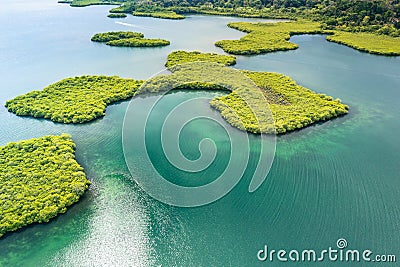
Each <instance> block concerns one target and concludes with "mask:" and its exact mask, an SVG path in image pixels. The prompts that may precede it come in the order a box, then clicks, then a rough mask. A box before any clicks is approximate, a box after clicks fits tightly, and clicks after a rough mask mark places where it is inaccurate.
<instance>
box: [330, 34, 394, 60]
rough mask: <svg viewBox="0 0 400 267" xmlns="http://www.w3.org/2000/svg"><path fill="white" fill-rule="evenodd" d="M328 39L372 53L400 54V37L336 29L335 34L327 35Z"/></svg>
mask: <svg viewBox="0 0 400 267" xmlns="http://www.w3.org/2000/svg"><path fill="white" fill-rule="evenodd" d="M326 39H327V40H328V41H331V42H335V43H339V44H344V45H347V46H349V47H352V48H354V49H357V50H360V51H364V52H367V53H370V54H377V55H386V56H399V55H400V37H396V38H394V37H390V36H387V35H377V34H373V33H367V32H363V33H357V34H354V33H350V32H344V31H335V32H334V34H333V35H329V36H327V37H326Z"/></svg>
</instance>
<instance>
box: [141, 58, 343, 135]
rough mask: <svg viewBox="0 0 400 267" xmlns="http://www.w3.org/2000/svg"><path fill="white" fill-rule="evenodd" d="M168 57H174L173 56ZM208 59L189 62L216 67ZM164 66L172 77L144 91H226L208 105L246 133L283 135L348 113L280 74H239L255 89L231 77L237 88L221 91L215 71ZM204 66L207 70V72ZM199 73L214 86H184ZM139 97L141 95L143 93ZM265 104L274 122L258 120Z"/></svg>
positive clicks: (163, 77)
mask: <svg viewBox="0 0 400 267" xmlns="http://www.w3.org/2000/svg"><path fill="white" fill-rule="evenodd" d="M178 52H180V51H178ZM187 53H188V52H187ZM171 55H174V52H173V53H172V54H170V56H171ZM183 55H185V54H183ZM210 55H212V54H207V53H206V54H201V53H200V54H198V56H197V57H194V58H192V62H198V61H199V58H201V61H204V62H206V61H208V62H213V63H215V55H214V56H210ZM220 56H222V55H220ZM190 59H191V58H190V57H186V58H185V59H184V61H183V62H184V63H188V62H190ZM167 64H168V65H169V66H170V67H169V69H170V70H171V71H172V72H173V75H169V76H161V77H160V78H156V79H159V80H157V81H156V82H154V85H152V86H145V87H146V89H147V90H150V91H151V92H160V91H162V90H163V88H169V87H171V86H169V85H168V84H185V86H184V88H185V89H196V90H210V89H211V90H213V89H217V90H221V89H222V90H229V91H231V93H230V94H228V95H226V96H222V97H218V98H215V99H213V100H212V101H211V102H210V105H211V107H213V108H215V109H217V110H219V111H220V112H221V115H222V116H223V117H224V119H225V120H227V121H228V122H229V123H230V124H231V125H232V126H234V127H236V128H238V129H241V130H246V131H248V132H252V133H277V134H283V133H286V132H290V131H294V130H297V129H301V128H303V127H306V126H309V125H311V124H313V123H316V122H320V121H326V120H329V119H332V118H335V117H338V116H341V115H345V114H347V113H348V109H349V107H348V106H347V105H344V104H342V103H341V101H340V100H339V99H333V98H332V97H330V96H327V95H325V94H318V93H315V92H313V91H311V90H309V89H307V88H305V87H302V86H299V85H297V84H296V82H295V81H294V80H292V79H291V78H289V77H287V76H285V75H282V74H278V73H271V72H251V71H246V70H243V71H241V72H242V73H243V74H244V75H245V76H247V77H248V78H250V79H251V80H252V82H253V83H254V84H255V85H256V87H257V88H255V87H252V86H247V85H241V84H242V81H240V80H239V79H238V78H236V77H232V79H238V80H235V81H234V83H235V84H237V86H235V87H234V88H223V87H221V86H219V85H217V83H218V81H219V79H220V75H221V74H220V73H218V70H217V71H214V70H213V69H212V66H211V67H208V66H207V65H200V66H199V67H198V66H196V65H195V64H189V65H188V66H185V65H175V66H172V65H173V64H172V62H171V61H170V62H169V63H168V61H167ZM203 66H206V67H205V68H206V69H204V68H203ZM201 73H208V75H209V80H210V81H213V80H214V81H215V82H214V83H213V82H209V83H203V82H192V83H189V84H188V83H187V81H186V79H187V77H193V78H194V79H195V77H199V76H200V74H201ZM152 83H153V82H152ZM178 89H179V88H178ZM260 92H262V96H260ZM142 93H144V92H143V90H142ZM242 96H246V99H243V97H242ZM265 100H266V101H267V102H268V104H269V108H270V110H271V113H272V117H273V121H271V120H269V119H268V118H265V115H263V114H262V115H260V116H258V117H257V114H258V113H259V114H261V113H262V112H261V111H262V110H263V109H264V108H265V107H264V106H265ZM249 105H251V106H249ZM232 111H234V112H232ZM234 113H236V114H237V115H236V114H234ZM267 115H268V114H267ZM263 116H264V118H263Z"/></svg>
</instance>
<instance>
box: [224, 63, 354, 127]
mask: <svg viewBox="0 0 400 267" xmlns="http://www.w3.org/2000/svg"><path fill="white" fill-rule="evenodd" d="M243 73H244V74H245V75H246V76H247V77H249V78H250V79H251V80H253V81H254V83H255V84H256V85H257V86H258V87H259V88H260V89H261V90H262V91H263V92H264V94H265V97H266V99H267V100H268V102H269V105H270V109H271V111H272V114H273V117H274V120H275V127H276V131H277V133H285V132H289V131H293V130H296V129H301V128H303V127H306V126H308V125H310V124H313V123H315V122H318V121H326V120H329V119H332V118H335V117H338V116H341V115H344V114H347V113H348V106H347V105H344V104H341V103H340V100H338V99H337V100H334V99H333V98H332V97H330V96H327V95H324V94H317V93H315V92H313V91H311V90H309V89H307V88H305V87H302V86H299V85H297V84H296V82H295V81H294V80H292V79H291V78H290V77H287V76H285V75H283V74H278V73H270V72H250V71H243ZM228 99H229V96H227V97H225V98H224V97H222V99H221V100H222V101H223V102H225V101H227V100H228Z"/></svg>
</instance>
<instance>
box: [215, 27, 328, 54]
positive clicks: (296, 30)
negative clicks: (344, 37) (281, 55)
mask: <svg viewBox="0 0 400 267" xmlns="http://www.w3.org/2000/svg"><path fill="white" fill-rule="evenodd" d="M228 26H229V27H230V28H233V29H236V30H239V31H242V32H246V33H247V35H246V36H244V37H242V38H241V39H240V40H222V41H218V42H216V43H215V45H216V46H218V47H221V48H222V49H223V50H224V51H225V52H227V53H230V54H235V55H253V54H261V53H268V52H274V51H283V50H292V49H296V48H298V45H297V44H294V43H292V42H290V41H288V40H289V38H290V36H291V35H294V34H316V33H323V32H324V31H323V30H322V29H321V25H320V24H319V23H317V22H309V21H295V22H278V23H246V22H235V23H229V24H228Z"/></svg>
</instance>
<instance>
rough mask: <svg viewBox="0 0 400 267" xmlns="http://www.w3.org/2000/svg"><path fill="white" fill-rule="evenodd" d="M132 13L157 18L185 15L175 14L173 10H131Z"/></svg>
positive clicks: (175, 17) (172, 17)
mask: <svg viewBox="0 0 400 267" xmlns="http://www.w3.org/2000/svg"><path fill="white" fill-rule="evenodd" d="M132 15H134V16H138V17H152V18H159V19H184V18H185V16H183V15H179V14H176V13H175V12H174V11H162V12H139V11H136V12H133V13H132Z"/></svg>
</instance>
